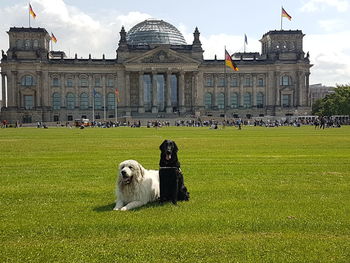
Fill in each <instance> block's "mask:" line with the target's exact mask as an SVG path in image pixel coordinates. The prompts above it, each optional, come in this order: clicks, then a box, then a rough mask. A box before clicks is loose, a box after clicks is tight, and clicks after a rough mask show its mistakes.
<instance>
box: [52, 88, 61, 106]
mask: <svg viewBox="0 0 350 263" xmlns="http://www.w3.org/2000/svg"><path fill="white" fill-rule="evenodd" d="M52 108H53V109H54V110H59V109H60V108H61V95H60V94H59V93H58V92H55V93H54V94H52Z"/></svg>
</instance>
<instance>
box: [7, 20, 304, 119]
mask: <svg viewBox="0 0 350 263" xmlns="http://www.w3.org/2000/svg"><path fill="white" fill-rule="evenodd" d="M8 35H9V49H8V50H7V52H6V53H5V52H3V54H2V60H1V76H2V87H3V88H2V98H3V103H2V106H3V108H2V112H1V115H2V116H1V118H2V119H7V120H9V121H11V122H14V121H19V122H36V121H72V120H74V119H80V118H89V119H91V120H92V119H97V120H103V119H108V118H113V119H114V118H115V114H116V113H117V115H118V116H119V117H120V116H128V117H130V118H138V119H139V118H142V117H147V118H156V117H159V116H165V117H168V118H170V117H172V116H178V115H180V116H190V115H191V116H227V117H229V118H230V117H237V116H239V117H242V118H251V117H253V118H254V117H257V116H267V115H269V116H286V115H301V114H305V113H308V112H309V110H310V107H309V105H310V101H309V75H310V67H311V65H310V62H309V59H308V55H306V56H305V53H304V51H303V37H304V34H303V33H302V32H301V31H300V30H292V31H284V30H280V31H270V32H268V33H266V34H264V35H263V37H262V39H261V40H260V41H261V45H262V50H261V53H259V52H256V53H235V54H234V55H233V56H232V58H233V60H234V61H235V63H236V64H237V65H238V67H239V71H232V70H231V69H230V68H228V67H227V68H226V69H225V66H224V61H223V60H217V59H213V60H206V59H204V58H203V52H204V50H203V49H202V44H201V41H200V33H199V31H198V29H197V28H196V29H195V31H194V34H193V35H194V38H193V42H192V44H188V43H186V41H185V39H184V37H183V36H182V34H181V33H180V32H179V30H177V29H176V28H175V27H174V26H172V25H171V24H169V23H167V22H164V21H162V20H146V21H144V22H141V23H139V24H137V25H135V26H134V27H133V28H132V29H131V30H130V31H129V32H126V31H125V30H124V28H122V29H121V32H120V41H119V45H118V47H117V50H116V51H117V56H116V58H113V59H107V58H105V57H104V56H103V57H102V58H101V59H92V58H91V56H89V58H87V59H78V58H77V55H75V58H66V56H65V54H64V52H61V51H55V52H54V51H51V52H50V51H49V43H50V40H51V38H50V35H49V34H48V32H47V31H46V30H45V29H43V28H17V27H12V28H10V30H9V31H8ZM223 53H224V50H223ZM117 96H118V97H119V99H117V98H116V97H117ZM116 105H117V110H116Z"/></svg>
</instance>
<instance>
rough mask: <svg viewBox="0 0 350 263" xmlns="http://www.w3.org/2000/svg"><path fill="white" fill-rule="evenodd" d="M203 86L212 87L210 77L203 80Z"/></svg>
mask: <svg viewBox="0 0 350 263" xmlns="http://www.w3.org/2000/svg"><path fill="white" fill-rule="evenodd" d="M205 86H207V87H212V86H214V83H213V79H212V78H211V77H207V78H206V79H205Z"/></svg>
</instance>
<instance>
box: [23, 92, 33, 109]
mask: <svg viewBox="0 0 350 263" xmlns="http://www.w3.org/2000/svg"><path fill="white" fill-rule="evenodd" d="M33 107H34V100H33V96H32V95H25V96H24V108H25V109H26V110H31V109H33Z"/></svg>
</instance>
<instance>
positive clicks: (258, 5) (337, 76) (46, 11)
mask: <svg viewBox="0 0 350 263" xmlns="http://www.w3.org/2000/svg"><path fill="white" fill-rule="evenodd" d="M0 3H1V6H0V49H3V50H5V51H6V50H7V49H8V35H7V33H6V32H7V31H8V30H9V28H10V27H13V26H16V27H22V26H23V27H28V24H29V22H28V1H23V0H0ZM31 5H32V7H33V10H34V12H35V13H36V15H37V16H36V19H31V26H32V27H43V28H45V29H46V30H47V31H48V32H49V33H51V32H53V33H54V35H55V36H56V38H57V40H58V42H57V43H56V44H53V49H54V50H63V51H65V52H66V54H67V56H70V57H73V56H74V54H75V53H77V54H78V57H84V58H87V57H88V56H89V54H90V53H91V55H92V57H93V58H102V55H103V54H105V55H106V58H115V56H116V51H115V50H116V49H117V46H118V41H119V32H120V29H121V26H122V25H124V26H125V29H126V30H127V31H128V30H129V29H130V28H131V27H133V26H134V25H135V24H137V23H139V22H142V21H143V20H145V19H147V18H157V19H163V20H165V21H167V22H169V23H171V24H172V25H174V26H175V27H177V28H178V29H179V30H180V31H181V33H182V34H183V35H184V37H185V39H186V41H187V43H188V44H192V41H193V32H194V29H195V27H198V29H199V31H200V33H201V36H200V39H201V41H202V44H203V49H204V50H205V52H204V57H205V58H206V59H213V58H214V56H215V54H216V55H217V57H218V59H223V58H224V46H226V48H227V50H228V51H229V52H230V53H234V52H239V51H243V46H244V34H246V35H247V37H248V46H247V48H246V50H247V51H248V52H261V45H260V42H259V40H260V39H261V37H262V35H263V34H265V33H266V32H268V31H270V30H279V29H280V28H281V6H282V5H283V7H284V9H285V10H286V11H287V12H288V13H289V15H291V16H292V20H291V21H289V20H288V19H286V18H283V29H284V30H290V29H291V30H295V29H299V30H302V31H303V33H304V34H305V37H304V52H305V53H306V52H308V51H309V53H310V59H311V63H312V64H313V65H314V66H313V67H312V68H311V76H310V84H315V83H322V84H324V85H331V86H334V85H336V84H350V80H349V79H350V44H349V43H350V18H349V15H348V14H349V12H350V0H254V1H253V0H245V1H234V0H221V1H213V0H176V1H174V0H172V1H169V0H147V1H145V0H99V1H96V0H31Z"/></svg>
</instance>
